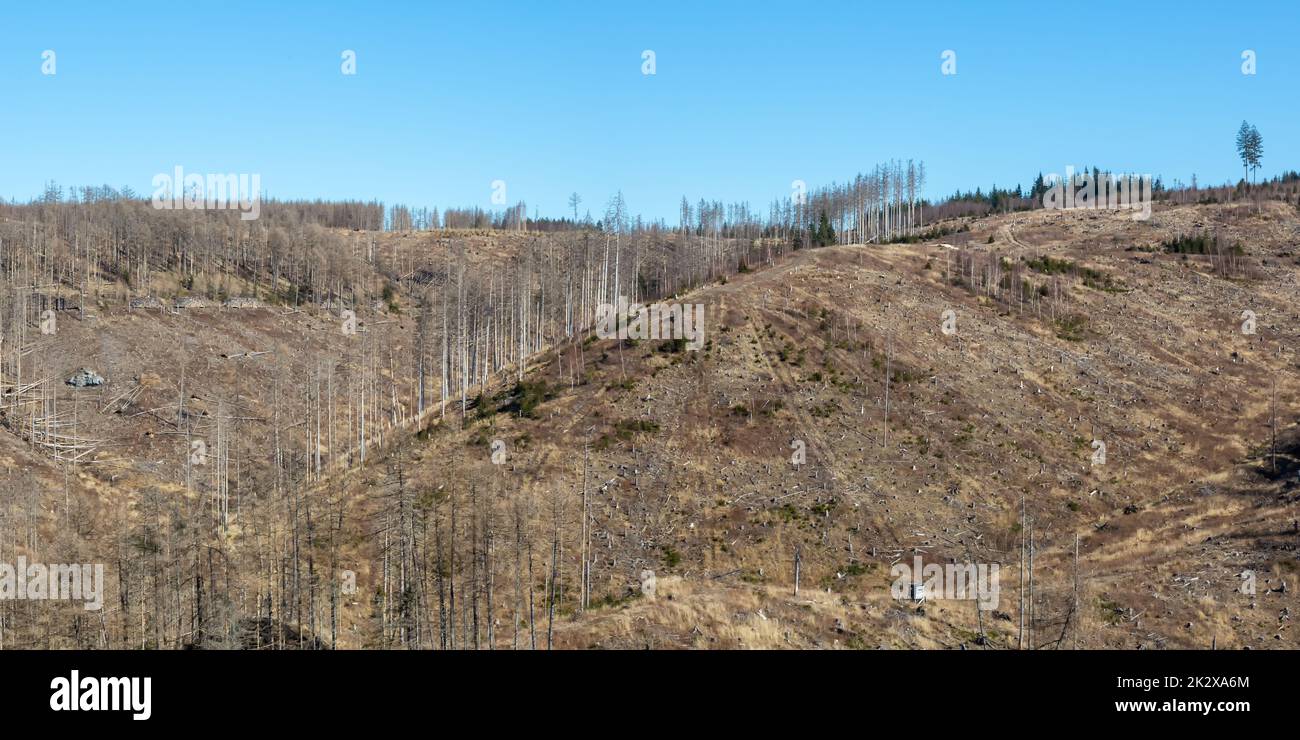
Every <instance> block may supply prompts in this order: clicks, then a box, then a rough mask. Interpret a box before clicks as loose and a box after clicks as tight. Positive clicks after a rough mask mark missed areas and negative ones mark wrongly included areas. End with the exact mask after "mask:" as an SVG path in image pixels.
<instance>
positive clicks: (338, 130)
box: [0, 0, 1300, 223]
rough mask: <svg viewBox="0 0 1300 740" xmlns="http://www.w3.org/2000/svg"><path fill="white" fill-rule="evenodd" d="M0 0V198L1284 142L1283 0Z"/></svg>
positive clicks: (1006, 167)
mask: <svg viewBox="0 0 1300 740" xmlns="http://www.w3.org/2000/svg"><path fill="white" fill-rule="evenodd" d="M7 6H8V7H5V8H4V9H3V12H2V13H0V18H2V19H3V22H2V23H0V142H3V143H2V144H0V197H5V198H19V199H23V200H26V199H27V198H29V197H32V196H34V195H37V194H38V193H39V192H40V191H41V189H42V186H43V183H45V182H46V181H47V180H55V181H58V182H59V183H60V184H63V185H71V184H76V185H81V184H103V183H107V184H110V185H113V186H122V185H130V186H131V187H132V188H134V189H135V190H136V191H137V192H140V193H142V194H148V193H150V192H152V187H151V185H150V182H151V180H152V178H153V176H154V175H155V174H157V173H161V172H166V173H170V172H171V171H172V168H173V167H174V166H175V165H178V164H179V165H181V166H183V167H184V168H185V170H186V172H196V173H209V172H237V173H259V174H260V175H261V181H262V185H263V188H264V189H265V191H266V193H267V194H268V195H270V196H272V197H280V198H295V197H306V198H315V197H321V198H360V199H371V198H376V199H380V200H383V201H385V202H387V203H394V202H403V203H407V204H410V205H414V206H422V205H423V206H437V207H439V208H442V207H446V206H448V205H452V206H467V205H479V206H482V207H484V208H490V207H492V205H491V201H490V198H491V194H492V190H491V183H492V181H493V180H498V179H500V180H504V181H505V182H506V186H507V196H508V198H509V200H510V201H511V202H514V201H517V200H520V199H522V200H525V201H527V202H528V204H529V211H530V213H531V212H532V211H534V209H536V210H538V211H540V213H541V214H542V215H557V216H558V215H563V214H564V213H565V212H566V211H567V210H568V209H567V205H566V200H567V197H568V194H569V193H570V192H573V191H577V192H578V193H580V194H581V195H582V197H583V199H584V203H583V205H582V206H581V210H587V209H590V210H591V211H592V213H593V214H594V215H596V216H597V217H598V216H599V215H600V213H601V212H602V211H603V209H604V206H605V204H606V202H607V200H608V199H609V197H610V196H611V195H612V194H613V193H614V192H615V191H616V190H619V189H621V190H622V191H623V193H624V195H625V197H626V198H627V201H628V205H629V208H630V210H631V211H632V212H633V213H641V214H644V215H646V216H647V217H650V218H655V217H662V218H665V219H667V220H668V221H669V222H670V223H676V218H677V204H678V202H679V200H680V198H681V196H682V195H686V196H687V197H688V198H690V199H691V200H692V202H694V201H695V200H698V199H699V198H700V197H706V198H709V199H721V200H727V201H736V200H749V201H750V202H751V204H752V205H754V206H756V207H758V208H760V209H761V210H765V209H766V206H767V204H768V203H769V202H770V201H771V200H772V199H773V198H776V197H783V196H786V195H788V194H789V193H790V183H791V181H792V180H795V179H801V180H804V181H806V182H807V183H808V184H809V185H810V186H814V187H815V186H817V185H820V184H824V183H828V182H830V181H832V180H840V181H842V180H844V179H846V178H849V177H852V176H853V174H855V173H856V172H858V171H860V170H863V169H869V168H870V167H871V166H872V165H873V164H874V163H876V162H879V161H883V160H887V159H890V158H901V159H906V158H913V159H918V160H924V161H925V162H926V166H927V169H928V170H929V177H930V184H929V187H928V188H927V192H928V194H930V195H931V196H935V195H946V194H948V193H950V192H952V191H953V190H954V189H956V188H958V187H960V188H963V189H965V188H973V187H975V186H977V185H978V186H982V187H987V186H988V185H989V184H990V183H997V184H999V185H1009V184H1014V183H1017V182H1019V183H1022V184H1026V185H1027V184H1028V183H1029V181H1030V179H1032V177H1033V175H1034V174H1035V173H1037V172H1039V171H1042V172H1044V173H1048V172H1063V171H1064V168H1065V166H1066V165H1070V164H1073V165H1076V166H1084V165H1099V166H1103V167H1110V168H1113V169H1115V170H1117V171H1126V172H1140V173H1148V172H1149V173H1153V174H1157V175H1163V176H1164V178H1165V179H1166V181H1172V180H1173V179H1175V178H1179V179H1182V180H1187V179H1189V178H1190V176H1191V175H1192V173H1196V174H1197V176H1198V178H1199V180H1200V181H1201V182H1202V183H1208V182H1214V183H1217V182H1221V181H1225V180H1228V179H1231V178H1237V177H1239V176H1240V172H1241V168H1240V165H1239V163H1238V160H1237V159H1236V155H1235V152H1234V150H1233V136H1234V134H1235V131H1236V129H1237V127H1238V125H1240V122H1241V120H1242V119H1248V120H1249V121H1250V122H1251V123H1253V124H1255V126H1256V127H1257V128H1258V129H1259V130H1260V132H1261V134H1262V135H1263V138H1264V167H1263V170H1262V172H1261V174H1263V175H1270V174H1273V173H1276V172H1278V171H1281V170H1284V169H1292V168H1295V169H1300V144H1298V143H1297V136H1296V133H1297V131H1296V128H1297V121H1298V120H1300V116H1297V112H1298V111H1297V108H1298V107H1300V103H1298V102H1297V97H1298V96H1297V92H1298V91H1300V42H1298V41H1297V40H1296V32H1297V30H1298V29H1300V3H1296V2H1249V3H1236V4H1226V5H1225V4H1223V3H1217V2H1205V3H1198V2H1195V1H1194V0H1192V1H1188V2H1169V3H1131V2H1130V3H1119V2H1116V3H1107V2H1095V3H1043V2H1026V3H1016V2H1004V3H992V2H924V3H909V2H891V3H877V2H869V1H864V0H859V1H858V2H793V1H790V2H780V3H766V2H757V1H755V2H747V3H742V2H736V3H731V2H725V3H724V2H708V1H707V0H695V1H694V2H674V1H671V0H654V1H653V2H614V1H613V0H608V1H607V2H562V1H557V2H509V1H506V0H499V1H496V2H486V3H477V2H455V3H438V2H419V3H416V2H412V3H383V2H378V1H375V2H367V3H332V2H312V3H306V2H282V3H275V7H271V4H270V3H260V4H259V3H241V2H221V3H216V2H212V3H208V2H204V3H176V2H170V3H144V2H138V3H129V4H125V5H124V6H122V7H118V6H117V4H115V3H103V2H97V3H89V2H87V3H61V2H43V3H18V2H12V0H11V2H9V3H7ZM1075 6H1077V7H1075ZM46 49H50V50H53V51H54V52H55V53H56V55H57V57H56V63H57V67H56V74H54V75H43V74H42V73H41V64H42V58H41V54H42V52H43V51H44V50H46ZM345 49H351V50H354V51H355V52H356V55H357V74H356V75H355V76H345V75H343V74H342V73H341V71H340V64H341V58H340V55H341V53H342V52H343V50H345ZM645 49H651V50H654V52H655V57H656V59H655V61H656V74H654V75H653V76H649V75H643V74H642V73H641V67H642V56H641V54H642V51H643V50H645ZM946 49H951V50H953V51H955V52H956V55H957V74H956V75H952V76H944V75H942V74H941V73H940V66H941V59H940V55H941V53H942V52H943V51H944V50H946ZM1245 49H1252V50H1254V51H1255V52H1256V54H1257V64H1258V72H1257V74H1256V75H1254V76H1247V75H1243V74H1242V73H1241V53H1242V51H1243V50H1245Z"/></svg>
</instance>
